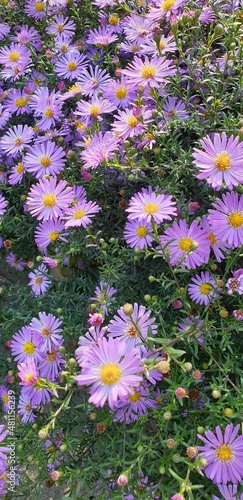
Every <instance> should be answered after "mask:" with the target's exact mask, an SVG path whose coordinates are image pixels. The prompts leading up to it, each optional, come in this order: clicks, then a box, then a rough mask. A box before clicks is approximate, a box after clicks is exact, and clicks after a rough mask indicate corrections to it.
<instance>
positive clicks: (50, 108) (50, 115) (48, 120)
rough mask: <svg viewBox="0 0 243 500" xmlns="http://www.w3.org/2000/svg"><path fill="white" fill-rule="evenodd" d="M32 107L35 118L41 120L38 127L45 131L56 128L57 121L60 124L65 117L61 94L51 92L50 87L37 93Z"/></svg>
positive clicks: (32, 100) (32, 101)
mask: <svg viewBox="0 0 243 500" xmlns="http://www.w3.org/2000/svg"><path fill="white" fill-rule="evenodd" d="M30 107H31V108H32V109H33V111H34V116H36V117H37V118H39V119H38V120H37V122H36V126H37V127H38V128H40V129H41V130H44V131H47V130H49V129H51V128H52V127H54V126H55V123H56V121H58V122H60V121H61V118H62V117H63V114H62V101H61V99H60V94H59V93H56V92H54V91H52V92H49V89H48V87H41V88H38V89H37V90H36V91H35V93H34V94H33V95H32V96H31V100H30Z"/></svg>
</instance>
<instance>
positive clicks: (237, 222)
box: [228, 212, 243, 229]
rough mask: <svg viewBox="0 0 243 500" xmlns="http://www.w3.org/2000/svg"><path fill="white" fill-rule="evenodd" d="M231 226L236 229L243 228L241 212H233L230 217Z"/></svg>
mask: <svg viewBox="0 0 243 500" xmlns="http://www.w3.org/2000/svg"><path fill="white" fill-rule="evenodd" d="M228 222H229V225H230V226H232V227H235V228H236V229H237V228H239V227H242V226H243V215H242V213H240V212H233V213H232V214H230V215H229V217H228Z"/></svg>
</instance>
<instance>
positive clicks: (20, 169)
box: [16, 163, 24, 174]
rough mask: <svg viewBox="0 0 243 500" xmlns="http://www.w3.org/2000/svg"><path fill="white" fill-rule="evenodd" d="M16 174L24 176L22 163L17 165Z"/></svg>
mask: <svg viewBox="0 0 243 500" xmlns="http://www.w3.org/2000/svg"><path fill="white" fill-rule="evenodd" d="M16 172H17V173H18V174H22V173H23V172H24V165H22V163H20V165H17V167H16Z"/></svg>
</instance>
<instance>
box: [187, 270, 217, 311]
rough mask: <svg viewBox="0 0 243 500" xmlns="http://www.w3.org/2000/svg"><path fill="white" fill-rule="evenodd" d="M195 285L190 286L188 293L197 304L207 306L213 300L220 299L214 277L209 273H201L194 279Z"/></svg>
mask: <svg viewBox="0 0 243 500" xmlns="http://www.w3.org/2000/svg"><path fill="white" fill-rule="evenodd" d="M192 282H193V283H194V284H190V285H189V286H188V293H189V295H190V297H191V299H192V300H194V301H195V302H196V303H197V304H204V305H205V306H207V305H208V304H209V303H210V302H211V301H212V300H213V299H215V298H216V297H218V294H217V291H216V289H217V285H216V281H215V279H214V278H213V276H212V275H211V274H210V273H209V272H208V271H205V272H203V271H202V272H201V274H200V275H199V274H196V276H195V278H192Z"/></svg>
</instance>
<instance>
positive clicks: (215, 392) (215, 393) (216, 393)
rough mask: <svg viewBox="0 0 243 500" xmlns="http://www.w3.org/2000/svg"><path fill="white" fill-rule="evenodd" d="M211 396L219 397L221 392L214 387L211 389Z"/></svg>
mask: <svg viewBox="0 0 243 500" xmlns="http://www.w3.org/2000/svg"><path fill="white" fill-rule="evenodd" d="M212 396H213V398H214V399H219V398H220V397H221V392H220V391H218V390H217V389H214V390H213V391H212Z"/></svg>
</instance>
